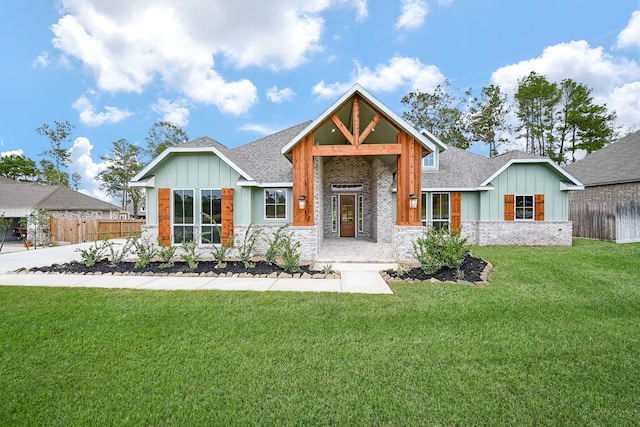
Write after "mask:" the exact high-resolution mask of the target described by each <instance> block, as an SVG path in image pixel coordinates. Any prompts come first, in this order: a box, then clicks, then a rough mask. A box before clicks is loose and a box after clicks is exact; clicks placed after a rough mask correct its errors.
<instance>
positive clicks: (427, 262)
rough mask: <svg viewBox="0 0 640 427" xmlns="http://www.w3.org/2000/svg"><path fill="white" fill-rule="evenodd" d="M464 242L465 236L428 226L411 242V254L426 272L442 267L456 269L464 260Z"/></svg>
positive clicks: (433, 271)
mask: <svg viewBox="0 0 640 427" xmlns="http://www.w3.org/2000/svg"><path fill="white" fill-rule="evenodd" d="M466 242H467V238H461V237H460V236H459V233H452V232H450V231H449V230H446V229H439V230H437V229H435V228H433V227H430V228H429V229H428V230H427V231H425V232H424V234H423V235H422V237H419V238H418V239H417V240H416V241H415V242H413V255H414V256H415V257H416V259H417V260H418V262H419V263H420V268H421V269H422V271H424V272H425V273H426V274H434V273H437V272H438V270H440V269H441V268H443V267H450V268H456V269H457V268H458V267H460V265H462V262H463V261H464V257H465V254H466V252H467V250H466V248H465V246H464V245H465V243H466Z"/></svg>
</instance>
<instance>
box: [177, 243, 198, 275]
mask: <svg viewBox="0 0 640 427" xmlns="http://www.w3.org/2000/svg"><path fill="white" fill-rule="evenodd" d="M197 248H198V244H197V243H196V241H195V240H190V241H188V242H183V243H182V249H183V250H184V253H182V254H180V258H182V259H183V260H184V261H186V262H187V264H189V268H192V269H196V268H198V264H200V259H201V255H200V254H199V253H198V252H197Z"/></svg>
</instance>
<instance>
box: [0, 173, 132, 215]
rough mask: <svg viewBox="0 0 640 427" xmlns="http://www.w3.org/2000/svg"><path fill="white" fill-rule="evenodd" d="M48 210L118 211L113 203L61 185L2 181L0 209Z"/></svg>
mask: <svg viewBox="0 0 640 427" xmlns="http://www.w3.org/2000/svg"><path fill="white" fill-rule="evenodd" d="M2 208H4V209H48V210H109V211H113V210H118V209H119V208H118V207H117V206H115V205H112V204H111V203H107V202H104V201H102V200H98V199H96V198H94V197H91V196H87V195H86V194H82V193H79V192H77V191H75V190H72V189H71V188H68V187H65V186H61V185H44V184H39V183H36V182H18V181H13V180H9V182H6V181H5V180H2V185H1V186H0V209H2Z"/></svg>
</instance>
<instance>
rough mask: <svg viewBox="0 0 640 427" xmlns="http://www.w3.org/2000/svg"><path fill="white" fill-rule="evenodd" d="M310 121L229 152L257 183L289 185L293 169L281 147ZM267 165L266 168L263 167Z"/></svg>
mask: <svg viewBox="0 0 640 427" xmlns="http://www.w3.org/2000/svg"><path fill="white" fill-rule="evenodd" d="M309 123H311V121H307V122H304V123H300V124H299V125H295V126H292V127H290V128H288V129H285V130H282V131H280V132H277V133H274V134H273V135H269V136H266V137H264V138H261V139H258V140H256V141H253V142H250V143H248V144H245V145H241V146H240V147H237V148H234V149H233V150H231V151H232V152H233V153H234V155H236V156H237V158H238V159H240V161H241V162H242V163H241V164H242V166H243V168H244V169H245V170H247V171H248V172H249V174H250V175H251V176H252V177H253V179H254V180H255V181H256V182H259V183H291V182H292V181H293V168H292V165H291V162H290V161H289V160H287V158H286V157H285V156H283V155H282V153H281V151H280V150H282V147H284V146H285V145H287V144H288V143H289V142H290V141H291V140H292V139H293V138H294V137H295V136H296V135H298V134H299V133H300V132H301V131H302V130H303V129H304V128H306V127H307V126H308V125H309ZM265 165H268V167H265Z"/></svg>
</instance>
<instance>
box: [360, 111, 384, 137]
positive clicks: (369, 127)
mask: <svg viewBox="0 0 640 427" xmlns="http://www.w3.org/2000/svg"><path fill="white" fill-rule="evenodd" d="M381 118H382V114H380V113H378V114H376V116H375V117H374V118H373V120H371V122H370V123H369V124H368V125H367V127H366V129H365V130H364V131H363V132H362V134H361V135H360V144H362V143H363V142H364V140H365V139H367V137H368V136H369V134H370V133H371V132H372V131H373V128H375V127H376V125H377V124H378V122H379V121H380V119H381Z"/></svg>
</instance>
